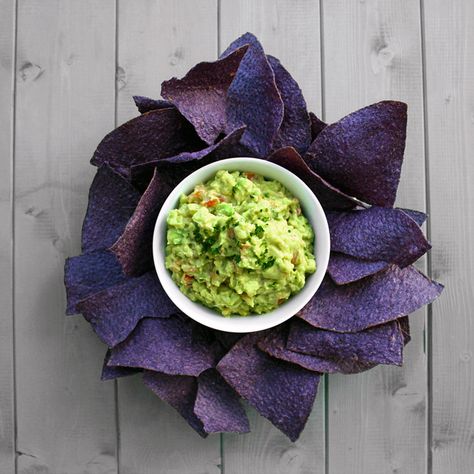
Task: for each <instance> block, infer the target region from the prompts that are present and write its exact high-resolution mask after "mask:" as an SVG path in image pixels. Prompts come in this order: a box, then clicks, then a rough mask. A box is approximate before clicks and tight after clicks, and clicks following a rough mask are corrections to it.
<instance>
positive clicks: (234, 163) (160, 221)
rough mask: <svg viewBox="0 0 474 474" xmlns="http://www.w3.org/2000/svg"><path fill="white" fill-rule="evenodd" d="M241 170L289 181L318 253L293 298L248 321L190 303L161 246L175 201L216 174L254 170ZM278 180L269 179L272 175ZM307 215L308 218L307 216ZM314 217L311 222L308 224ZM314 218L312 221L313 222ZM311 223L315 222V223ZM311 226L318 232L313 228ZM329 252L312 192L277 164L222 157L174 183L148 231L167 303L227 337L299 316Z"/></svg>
mask: <svg viewBox="0 0 474 474" xmlns="http://www.w3.org/2000/svg"><path fill="white" fill-rule="evenodd" d="M246 166H250V167H251V168H252V167H254V166H257V167H259V168H264V169H266V170H267V171H268V170H269V173H270V174H271V175H273V176H269V178H270V179H273V180H276V181H280V182H282V180H283V181H287V182H291V185H290V187H294V188H295V189H296V192H295V190H294V189H288V185H287V183H286V182H285V183H282V184H283V185H284V186H285V187H286V188H287V189H288V190H289V191H290V193H291V194H292V195H294V196H295V197H297V198H298V199H299V201H300V203H301V205H302V207H303V213H304V214H305V216H306V218H307V219H308V221H309V222H310V225H311V227H312V228H313V232H314V234H315V244H314V245H315V246H314V253H315V256H316V254H317V259H316V272H315V273H313V274H311V275H309V277H307V278H306V282H305V285H304V286H303V288H302V289H301V290H300V291H299V292H298V293H296V294H294V295H292V296H291V297H290V298H289V299H288V300H287V301H286V302H285V303H283V304H282V305H281V306H279V307H278V308H276V309H274V310H272V311H270V312H268V313H264V314H260V315H248V316H237V315H236V316H230V317H224V316H222V315H220V314H219V313H218V312H216V311H214V310H212V309H210V308H208V307H206V306H204V305H202V304H200V303H197V302H194V301H191V300H190V299H189V298H188V297H187V296H186V295H185V294H184V293H182V292H181V290H180V289H179V287H178V285H177V284H176V283H175V282H174V281H173V280H172V278H171V274H170V272H169V271H168V270H167V269H166V266H165V253H166V250H165V247H166V228H167V225H166V218H167V216H168V213H169V212H170V211H171V210H172V209H175V208H176V206H177V204H178V200H179V197H180V196H181V194H183V193H184V194H187V193H189V192H191V190H192V189H193V188H194V187H195V186H196V184H198V183H201V182H206V181H208V180H209V179H211V178H212V177H213V176H214V175H215V173H216V172H217V171H219V170H221V169H229V170H230V171H236V170H239V171H252V172H253V171H254V170H248V169H247V168H246ZM255 172H256V173H257V174H261V175H263V176H265V171H255ZM276 174H277V175H280V178H281V179H279V178H278V177H274V175H276ZM302 195H304V196H305V198H307V200H308V202H310V204H311V206H312V209H305V208H307V207H308V206H307V205H303V203H302V202H301V201H302V197H301V196H302ZM308 214H310V215H311V216H312V217H311V218H310V216H309V215H308ZM313 217H314V219H313ZM315 219H316V221H315ZM314 221H315V222H314ZM315 223H316V225H317V227H318V230H317V231H316V229H315ZM329 253H330V236H329V226H328V222H327V219H326V215H325V213H324V210H323V208H322V206H321V204H320V202H319V200H318V199H317V197H316V196H315V195H314V193H313V192H312V191H311V189H310V188H309V187H308V186H307V185H306V183H304V182H303V181H302V180H301V179H300V178H299V177H298V176H296V175H295V174H294V173H292V172H291V171H289V170H287V169H286V168H283V167H282V166H280V165H277V164H275V163H272V162H270V161H267V160H264V159H260V158H249V157H235V158H226V159H222V160H219V161H215V162H213V163H210V164H208V165H205V166H202V167H201V168H199V169H197V170H196V171H194V172H193V173H191V174H189V175H188V176H187V177H186V178H184V179H183V180H182V181H180V182H179V184H178V185H177V186H176V187H175V188H174V189H173V190H172V191H171V193H170V194H169V196H168V197H167V198H166V200H165V202H164V203H163V205H162V207H161V209H160V212H159V214H158V217H157V219H156V222H155V227H154V231H153V262H154V266H155V271H156V273H157V275H158V279H159V280H160V283H161V285H162V287H163V290H164V291H165V293H166V294H167V295H168V297H169V298H170V299H171V301H172V302H173V303H174V304H175V305H176V306H177V308H178V309H179V310H180V311H182V312H183V313H184V314H186V315H187V316H189V317H190V318H191V319H194V320H195V321H196V322H198V323H200V324H203V325H204V326H207V327H210V328H212V329H217V330H220V331H226V332H232V333H249V332H255V331H262V330H265V329H270V328H272V327H275V326H277V325H279V324H281V323H283V322H285V321H287V320H288V319H290V318H291V317H293V316H294V315H295V314H296V313H297V312H298V311H300V310H301V309H302V308H303V307H304V306H305V305H306V304H307V303H308V302H309V300H310V299H311V298H312V297H313V295H314V294H315V293H316V291H317V290H318V288H319V286H320V285H321V283H322V281H323V278H324V276H325V274H326V269H327V265H328V262H329Z"/></svg>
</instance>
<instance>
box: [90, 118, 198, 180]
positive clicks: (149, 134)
mask: <svg viewBox="0 0 474 474" xmlns="http://www.w3.org/2000/svg"><path fill="white" fill-rule="evenodd" d="M202 147H203V143H202V142H201V140H200V139H199V137H198V136H197V135H196V132H195V131H194V129H193V127H192V125H191V124H190V123H189V122H187V121H186V119H185V118H184V117H183V116H182V115H181V114H180V113H179V112H178V111H177V110H176V109H160V110H152V111H151V112H147V113H145V114H143V115H140V116H138V117H135V118H134V119H132V120H130V121H128V122H126V123H124V124H123V125H121V126H120V127H118V128H116V129H115V130H113V131H112V132H110V133H109V134H108V135H106V137H105V138H104V139H103V140H102V141H101V142H100V143H99V146H98V147H97V149H96V151H95V153H94V156H93V157H92V160H91V163H92V164H93V165H96V166H102V165H104V164H108V165H109V166H110V167H111V168H112V169H113V170H114V171H115V172H117V173H119V174H121V175H122V176H124V177H126V178H128V177H129V174H130V168H131V167H132V166H133V165H138V164H141V163H147V162H149V161H153V160H156V159H159V158H168V157H169V156H173V155H176V154H178V153H181V152H182V151H185V150H199V149H200V148H202Z"/></svg>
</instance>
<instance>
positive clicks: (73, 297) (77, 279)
mask: <svg viewBox="0 0 474 474" xmlns="http://www.w3.org/2000/svg"><path fill="white" fill-rule="evenodd" d="M126 279H127V277H126V275H125V274H124V273H123V271H122V266H121V265H120V263H119V261H118V260H117V258H116V257H115V255H114V254H113V253H111V252H109V251H108V250H96V251H94V252H90V253H83V254H82V255H78V256H77V257H71V258H68V259H66V263H65V265H64V285H65V287H66V297H67V307H66V314H76V313H78V309H77V305H78V303H79V302H80V301H82V300H84V299H86V298H88V297H89V296H91V295H93V294H94V293H98V292H99V291H102V290H104V289H105V288H108V287H110V286H114V285H118V284H119V283H123V282H124V281H125V280H126Z"/></svg>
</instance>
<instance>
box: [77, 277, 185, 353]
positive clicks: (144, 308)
mask: <svg viewBox="0 0 474 474" xmlns="http://www.w3.org/2000/svg"><path fill="white" fill-rule="evenodd" d="M77 310H78V311H79V312H81V313H82V314H83V315H84V317H85V319H86V320H87V321H88V322H89V323H90V324H91V326H92V328H93V329H94V331H95V333H96V334H97V335H98V336H99V337H100V339H101V340H102V341H103V342H105V343H106V344H107V345H108V346H109V347H113V346H116V345H117V344H118V343H119V342H122V341H123V340H124V339H126V338H127V337H128V335H129V334H130V333H131V332H132V331H133V329H134V328H135V326H136V325H137V323H138V321H140V320H141V319H142V318H145V317H150V318H167V317H169V316H170V315H171V314H176V313H177V312H179V310H178V308H176V306H175V305H174V304H173V303H172V301H171V300H170V299H169V297H168V295H167V294H166V293H165V291H164V290H163V287H162V286H161V283H160V282H159V280H158V277H157V276H156V274H155V272H154V271H151V272H148V273H145V274H144V275H142V276H141V277H138V278H130V279H128V280H127V281H125V282H124V283H121V284H119V285H115V286H112V287H110V288H106V289H105V290H102V291H100V292H99V293H95V294H94V295H92V296H90V297H89V298H87V299H85V300H82V301H81V302H80V303H79V304H78V305H77Z"/></svg>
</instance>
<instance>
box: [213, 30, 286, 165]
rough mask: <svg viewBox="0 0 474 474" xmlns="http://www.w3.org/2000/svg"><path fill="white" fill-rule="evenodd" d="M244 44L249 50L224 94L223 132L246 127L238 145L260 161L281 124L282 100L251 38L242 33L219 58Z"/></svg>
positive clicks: (271, 75)
mask: <svg viewBox="0 0 474 474" xmlns="http://www.w3.org/2000/svg"><path fill="white" fill-rule="evenodd" d="M245 45H249V48H248V50H247V52H246V53H245V55H244V57H243V59H242V61H241V63H240V66H239V69H238V71H237V74H236V75H235V78H234V80H233V81H232V84H231V85H230V87H229V89H228V91H227V104H226V116H227V127H226V132H227V133H229V132H230V131H232V130H235V129H236V128H238V127H241V126H242V125H246V126H247V128H246V130H245V133H244V135H243V137H242V143H243V144H244V145H245V146H246V147H247V148H249V149H250V150H252V152H253V153H255V154H256V156H257V157H258V158H264V157H265V156H267V155H268V153H269V152H270V150H271V148H272V143H273V140H274V138H275V136H276V134H277V131H278V129H279V128H280V125H281V123H282V120H283V113H284V107H283V101H282V99H281V96H280V92H279V91H278V88H277V86H276V83H275V75H274V73H273V70H272V68H271V66H270V64H269V62H268V60H267V57H266V56H265V53H264V51H263V48H262V46H261V44H260V43H259V42H258V40H257V38H255V36H254V35H252V34H250V33H246V34H245V35H243V36H241V37H240V38H238V39H237V40H235V41H234V42H233V43H232V44H231V45H230V46H229V47H228V48H227V50H226V51H224V53H223V54H222V55H221V58H225V57H227V56H228V55H229V54H232V52H233V51H235V50H237V49H238V48H240V47H242V46H245Z"/></svg>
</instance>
